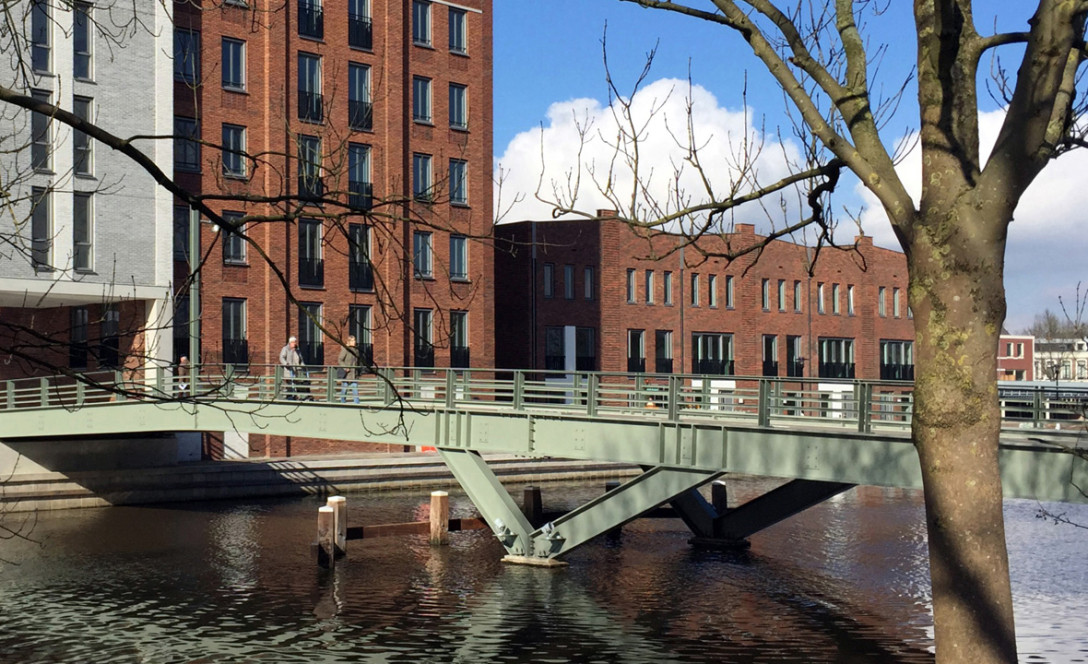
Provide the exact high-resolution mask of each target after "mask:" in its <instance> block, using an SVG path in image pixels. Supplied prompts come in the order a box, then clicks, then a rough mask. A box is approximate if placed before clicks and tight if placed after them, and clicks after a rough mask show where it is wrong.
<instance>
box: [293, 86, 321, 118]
mask: <svg viewBox="0 0 1088 664" xmlns="http://www.w3.org/2000/svg"><path fill="white" fill-rule="evenodd" d="M323 104H324V101H323V99H322V96H321V93H320V92H310V91H308V90H299V91H298V119H299V120H302V121H303V122H314V123H318V124H320V123H321V122H322V121H324V119H325V110H324V105H323Z"/></svg>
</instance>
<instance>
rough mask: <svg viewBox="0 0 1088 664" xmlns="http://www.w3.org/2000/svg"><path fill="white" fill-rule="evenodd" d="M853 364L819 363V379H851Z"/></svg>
mask: <svg viewBox="0 0 1088 664" xmlns="http://www.w3.org/2000/svg"><path fill="white" fill-rule="evenodd" d="M853 377H854V363H853V362H851V363H849V364H847V363H846V362H820V378H853Z"/></svg>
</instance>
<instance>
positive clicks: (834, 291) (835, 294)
mask: <svg viewBox="0 0 1088 664" xmlns="http://www.w3.org/2000/svg"><path fill="white" fill-rule="evenodd" d="M831 313H833V314H835V315H836V316H838V315H839V285H838V284H831Z"/></svg>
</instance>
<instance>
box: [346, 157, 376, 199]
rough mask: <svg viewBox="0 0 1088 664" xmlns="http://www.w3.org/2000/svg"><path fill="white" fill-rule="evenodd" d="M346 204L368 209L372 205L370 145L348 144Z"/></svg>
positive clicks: (372, 187) (372, 188) (372, 186)
mask: <svg viewBox="0 0 1088 664" xmlns="http://www.w3.org/2000/svg"><path fill="white" fill-rule="evenodd" d="M348 206H349V207H351V208H352V209H353V210H369V209H370V208H372V207H373V206H374V185H373V184H372V183H371V182H370V146H369V145H363V144H361V143H350V144H349V145H348Z"/></svg>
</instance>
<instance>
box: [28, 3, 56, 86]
mask: <svg viewBox="0 0 1088 664" xmlns="http://www.w3.org/2000/svg"><path fill="white" fill-rule="evenodd" d="M52 23H53V22H52V20H51V19H50V17H49V3H48V2H46V0H33V2H32V3H31V5H30V65H31V68H33V69H34V71H36V72H39V73H44V74H48V73H49V52H50V45H51V39H50V32H51V29H50V28H51V26H52Z"/></svg>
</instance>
